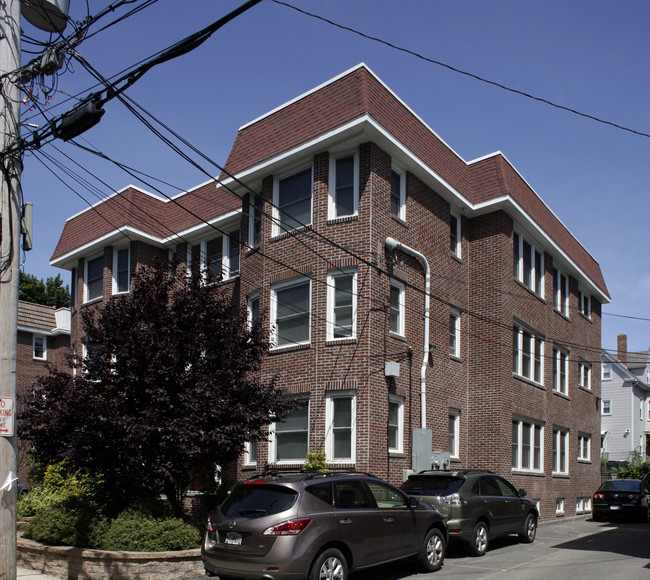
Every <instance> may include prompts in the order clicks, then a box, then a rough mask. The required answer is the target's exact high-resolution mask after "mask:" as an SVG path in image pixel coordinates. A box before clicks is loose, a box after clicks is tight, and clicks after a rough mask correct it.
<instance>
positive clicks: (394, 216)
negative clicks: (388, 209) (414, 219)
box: [390, 213, 408, 227]
mask: <svg viewBox="0 0 650 580" xmlns="http://www.w3.org/2000/svg"><path fill="white" fill-rule="evenodd" d="M390 217H392V218H393V220H394V221H396V222H397V223H398V224H400V225H403V226H404V227H408V224H407V223H406V220H405V219H402V218H401V217H399V216H396V215H395V214H394V213H391V214H390Z"/></svg>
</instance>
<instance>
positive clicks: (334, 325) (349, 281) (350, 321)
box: [327, 272, 357, 340]
mask: <svg viewBox="0 0 650 580" xmlns="http://www.w3.org/2000/svg"><path fill="white" fill-rule="evenodd" d="M356 313H357V276H356V272H336V273H331V274H329V275H328V276H327V340H333V339H337V338H354V337H355V336H356V330H357V329H356Z"/></svg>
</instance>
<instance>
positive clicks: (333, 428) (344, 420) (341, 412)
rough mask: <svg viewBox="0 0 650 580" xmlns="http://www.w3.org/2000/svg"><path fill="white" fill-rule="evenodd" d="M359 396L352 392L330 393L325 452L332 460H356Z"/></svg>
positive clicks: (327, 408)
mask: <svg viewBox="0 0 650 580" xmlns="http://www.w3.org/2000/svg"><path fill="white" fill-rule="evenodd" d="M356 406H357V397H356V394H355V393H351V392H337V393H330V394H328V395H327V396H326V408H325V428H326V439H325V454H326V456H327V460H328V461H330V462H339V463H350V462H354V461H355V448H356V413H357V409H356Z"/></svg>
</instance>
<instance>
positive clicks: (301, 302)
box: [271, 281, 311, 346]
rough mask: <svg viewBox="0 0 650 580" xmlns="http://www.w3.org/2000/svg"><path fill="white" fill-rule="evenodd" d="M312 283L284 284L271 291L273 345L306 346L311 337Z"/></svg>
mask: <svg viewBox="0 0 650 580" xmlns="http://www.w3.org/2000/svg"><path fill="white" fill-rule="evenodd" d="M310 288H311V285H310V282H309V281H300V282H292V283H290V284H282V285H278V286H275V287H274V288H272V289H271V321H272V323H273V326H272V332H271V343H272V344H274V345H275V346H291V345H294V344H306V343H308V342H309V337H310V311H311V305H310Z"/></svg>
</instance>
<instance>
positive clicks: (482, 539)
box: [469, 522, 488, 556]
mask: <svg viewBox="0 0 650 580" xmlns="http://www.w3.org/2000/svg"><path fill="white" fill-rule="evenodd" d="M487 547H488V528H487V524H486V523H485V522H478V523H477V524H476V525H475V526H474V531H473V532H472V539H471V541H470V543H469V553H470V554H471V555H472V556H483V555H484V554H485V552H487Z"/></svg>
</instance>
